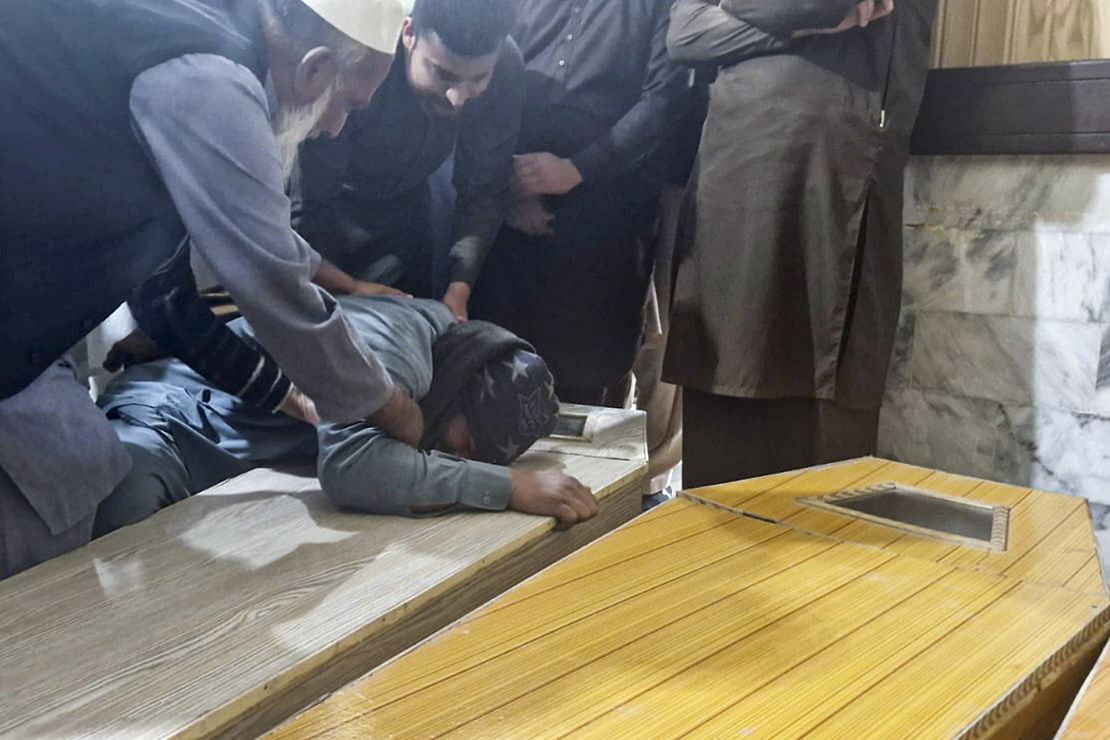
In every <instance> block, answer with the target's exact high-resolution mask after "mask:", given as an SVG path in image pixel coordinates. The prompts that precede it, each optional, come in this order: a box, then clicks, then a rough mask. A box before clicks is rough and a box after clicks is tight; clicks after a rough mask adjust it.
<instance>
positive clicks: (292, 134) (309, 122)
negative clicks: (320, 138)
mask: <svg viewBox="0 0 1110 740" xmlns="http://www.w3.org/2000/svg"><path fill="white" fill-rule="evenodd" d="M338 88H339V84H338V82H337V83H336V84H334V85H332V86H331V87H329V88H328V89H327V91H326V92H325V93H324V94H323V95H321V96H320V97H319V98H317V99H316V100H315V101H314V102H313V103H311V104H310V105H306V106H302V107H300V108H292V107H282V108H281V109H279V110H278V114H277V117H276V118H274V120H273V124H272V128H273V131H274V138H275V139H276V140H277V146H278V156H279V157H280V158H281V170H282V174H283V175H284V177H285V179H286V180H288V179H289V176H290V175H292V174H293V166H294V165H295V164H296V163H297V150H298V149H299V148H300V146H301V144H302V143H303V142H304V141H305V140H307V139H308V138H309V137H310V136H312V135H313V133H314V132H315V131H316V127H317V126H319V125H320V120H321V119H322V118H323V117H324V114H325V113H326V112H327V109H328V106H329V105H330V104H331V101H332V98H334V97H335V95H336V92H337V90H338Z"/></svg>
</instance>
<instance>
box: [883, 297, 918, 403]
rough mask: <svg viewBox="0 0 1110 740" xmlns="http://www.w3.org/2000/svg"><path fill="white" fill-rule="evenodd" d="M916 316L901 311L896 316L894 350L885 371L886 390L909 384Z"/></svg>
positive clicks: (912, 313) (909, 312) (911, 312)
mask: <svg viewBox="0 0 1110 740" xmlns="http://www.w3.org/2000/svg"><path fill="white" fill-rule="evenodd" d="M916 322H917V314H915V313H914V312H913V311H907V310H903V311H902V313H901V315H899V316H898V329H897V332H896V333H895V335H894V348H893V350H892V351H891V354H890V369H889V370H888V371H887V376H886V387H887V388H905V387H907V386H909V384H910V357H912V355H913V334H914V326H915V325H916Z"/></svg>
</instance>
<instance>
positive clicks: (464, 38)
mask: <svg viewBox="0 0 1110 740" xmlns="http://www.w3.org/2000/svg"><path fill="white" fill-rule="evenodd" d="M515 20H516V8H515V3H514V2H513V0H416V4H415V6H414V7H413V9H412V28H413V32H414V33H415V34H416V35H417V36H420V35H421V34H424V33H427V32H429V31H434V32H435V33H436V35H437V36H439V39H440V41H442V42H443V45H444V46H446V47H447V48H448V49H450V50H451V51H452V52H454V53H455V54H458V55H459V56H463V57H480V56H485V55H486V54H492V53H493V52H495V51H497V49H498V48H499V47H500V46H501V43H502V42H503V41H504V40H505V37H506V36H508V35H509V32H510V31H512V28H513V23H514V22H515Z"/></svg>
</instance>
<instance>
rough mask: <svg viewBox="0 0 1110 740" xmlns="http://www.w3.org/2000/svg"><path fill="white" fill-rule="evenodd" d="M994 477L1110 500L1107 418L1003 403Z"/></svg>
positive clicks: (1109, 426) (1109, 425)
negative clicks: (1005, 405)
mask: <svg viewBox="0 0 1110 740" xmlns="http://www.w3.org/2000/svg"><path fill="white" fill-rule="evenodd" d="M1002 417H1003V419H1002V423H1001V424H1000V425H999V428H998V436H997V444H996V448H995V467H996V469H997V471H998V477H999V479H1001V480H1005V481H1008V482H1012V483H1017V484H1019V485H1027V486H1033V487H1035V488H1040V489H1043V490H1046V491H1060V492H1063V493H1071V494H1075V495H1078V496H1083V497H1085V498H1087V499H1089V500H1091V501H1093V502H1095V503H1099V504H1110V444H1108V443H1107V440H1110V419H1105V418H1101V417H1097V416H1090V415H1087V414H1073V413H1068V412H1066V411H1056V410H1053V409H1044V408H1031V407H1028V406H1008V407H1004V408H1003V414H1002Z"/></svg>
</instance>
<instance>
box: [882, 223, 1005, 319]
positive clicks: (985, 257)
mask: <svg viewBox="0 0 1110 740" xmlns="http://www.w3.org/2000/svg"><path fill="white" fill-rule="evenodd" d="M1017 241H1018V235H1017V234H1014V233H1010V232H1003V231H966V230H962V229H948V228H941V227H907V228H906V232H905V277H904V279H903V295H902V301H903V304H904V305H906V306H908V307H911V308H916V309H920V310H929V309H938V310H942V311H959V312H964V313H984V314H1009V313H1011V312H1012V311H1011V309H1012V305H1011V304H1012V294H1013V280H1014V266H1015V262H1016V259H1017V257H1016V243H1017Z"/></svg>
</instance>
